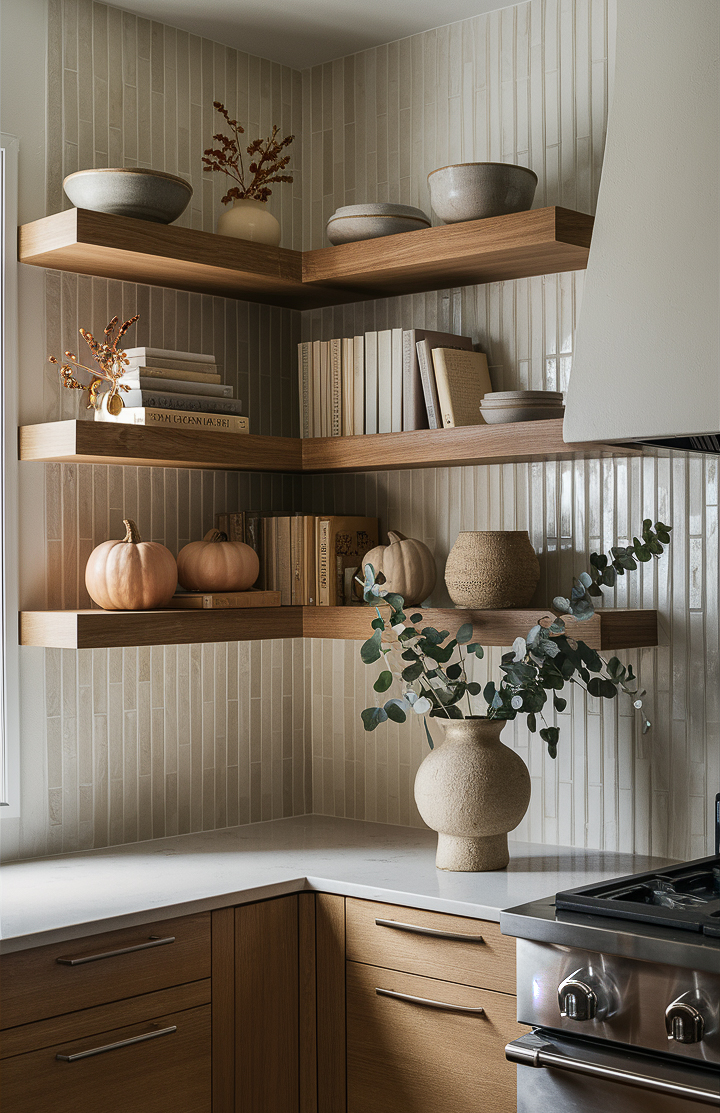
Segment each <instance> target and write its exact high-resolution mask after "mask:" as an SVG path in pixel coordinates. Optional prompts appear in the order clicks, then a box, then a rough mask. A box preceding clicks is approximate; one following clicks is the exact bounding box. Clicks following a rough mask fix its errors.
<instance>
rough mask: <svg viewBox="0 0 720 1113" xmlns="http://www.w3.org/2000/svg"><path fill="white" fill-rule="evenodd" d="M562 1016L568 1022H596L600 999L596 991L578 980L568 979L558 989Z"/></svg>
mask: <svg viewBox="0 0 720 1113" xmlns="http://www.w3.org/2000/svg"><path fill="white" fill-rule="evenodd" d="M558 1004H559V1006H560V1015H561V1016H565V1017H567V1018H568V1020H594V1019H595V1016H596V1014H597V1006H598V999H597V994H596V993H595V990H594V989H591V987H590V986H589V985H587V983H586V982H582V981H580V980H579V979H578V978H566V979H565V981H564V982H561V984H560V986H559V987H558Z"/></svg>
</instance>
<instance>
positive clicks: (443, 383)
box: [298, 328, 492, 437]
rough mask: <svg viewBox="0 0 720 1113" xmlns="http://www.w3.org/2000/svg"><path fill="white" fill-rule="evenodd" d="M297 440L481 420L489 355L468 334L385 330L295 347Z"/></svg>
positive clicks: (487, 386) (488, 383) (488, 385)
mask: <svg viewBox="0 0 720 1113" xmlns="http://www.w3.org/2000/svg"><path fill="white" fill-rule="evenodd" d="M298 381H299V396H300V431H301V436H303V437H340V436H343V437H347V436H353V435H357V434H360V433H363V434H365V433H400V432H407V431H409V430H413V429H440V428H452V427H454V426H457V425H483V424H484V421H483V418H482V415H481V413H480V402H481V401H482V399H483V397H484V395H485V394H487V393H489V392H490V391H492V383H491V381H490V375H489V372H488V366H487V358H486V357H485V356H484V355H483V354H482V353H480V352H474V351H473V350H472V339H471V338H470V337H469V336H457V335H455V334H454V333H447V332H431V331H429V330H427V329H400V328H394V329H384V330H381V331H379V332H366V333H365V334H364V335H362V336H355V337H350V338H342V339H336V340H313V341H306V342H303V343H301V344H299V345H298Z"/></svg>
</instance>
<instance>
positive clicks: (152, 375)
mask: <svg viewBox="0 0 720 1113" xmlns="http://www.w3.org/2000/svg"><path fill="white" fill-rule="evenodd" d="M126 374H127V376H128V378H129V377H130V376H131V375H133V376H135V377H137V376H142V377H144V378H148V379H174V381H175V382H184V383H199V384H200V385H201V386H207V384H208V383H219V382H220V381H221V377H220V375H211V374H209V373H207V374H206V373H205V372H204V371H179V370H177V369H173V368H171V367H148V366H147V365H146V364H144V363H139V364H131V365H130V366H129V367H128V369H127V372H126Z"/></svg>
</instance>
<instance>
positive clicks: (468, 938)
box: [375, 920, 485, 943]
mask: <svg viewBox="0 0 720 1113" xmlns="http://www.w3.org/2000/svg"><path fill="white" fill-rule="evenodd" d="M375 923H376V925H377V926H378V927H381V928H395V930H396V931H409V932H412V934H413V935H434V936H435V938H436V939H454V940H455V942H456V943H484V942H485V940H484V939H483V937H482V935H465V934H464V933H463V932H460V931H441V930H440V928H426V927H418V925H417V924H401V923H400V921H399V920H376V921H375Z"/></svg>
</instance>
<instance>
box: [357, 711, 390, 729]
mask: <svg viewBox="0 0 720 1113" xmlns="http://www.w3.org/2000/svg"><path fill="white" fill-rule="evenodd" d="M360 717H361V719H362V721H363V723H364V724H365V730H367V731H370V730H375V728H376V727H379V726H380V723H384V722H386V721H387V711H386V710H385V708H384V707H366V708H365V710H364V711H362V712H361V713H360Z"/></svg>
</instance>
